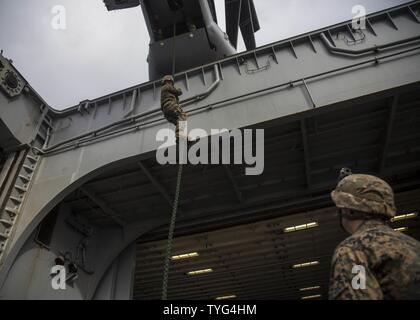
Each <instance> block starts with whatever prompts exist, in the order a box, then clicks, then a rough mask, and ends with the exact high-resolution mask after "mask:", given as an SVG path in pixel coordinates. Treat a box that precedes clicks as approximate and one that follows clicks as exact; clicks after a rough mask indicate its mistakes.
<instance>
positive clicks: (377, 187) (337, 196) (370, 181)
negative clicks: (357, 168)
mask: <svg viewBox="0 0 420 320" xmlns="http://www.w3.org/2000/svg"><path fill="white" fill-rule="evenodd" d="M331 198H332V199H333V201H334V203H335V205H336V206H337V207H339V208H347V209H353V210H357V211H361V212H365V213H368V214H378V215H384V216H386V217H389V218H392V217H394V216H395V214H396V208H395V203H394V192H393V191H392V188H391V187H390V186H389V184H388V183H386V182H385V181H383V180H381V179H379V178H377V177H374V176H370V175H364V174H352V175H349V176H347V177H345V178H344V179H342V180H341V181H340V182H339V183H338V185H337V187H336V189H335V190H334V191H333V192H332V193H331Z"/></svg>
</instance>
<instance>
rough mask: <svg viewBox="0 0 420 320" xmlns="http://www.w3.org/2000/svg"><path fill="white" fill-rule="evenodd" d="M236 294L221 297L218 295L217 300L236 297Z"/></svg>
mask: <svg viewBox="0 0 420 320" xmlns="http://www.w3.org/2000/svg"><path fill="white" fill-rule="evenodd" d="M235 298H236V295H234V294H231V295H227V296H221V297H217V298H216V300H227V299H235Z"/></svg>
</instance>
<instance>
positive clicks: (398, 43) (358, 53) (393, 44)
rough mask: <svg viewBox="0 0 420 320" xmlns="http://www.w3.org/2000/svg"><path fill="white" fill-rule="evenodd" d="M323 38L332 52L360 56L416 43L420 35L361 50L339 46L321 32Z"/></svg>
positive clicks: (419, 39)
mask: <svg viewBox="0 0 420 320" xmlns="http://www.w3.org/2000/svg"><path fill="white" fill-rule="evenodd" d="M321 39H322V41H323V42H324V44H325V45H326V46H327V49H328V50H329V51H330V52H333V53H336V54H344V55H349V56H357V57H359V56H362V55H367V54H372V53H380V52H382V51H385V50H390V49H394V48H395V47H399V46H404V45H409V44H414V43H416V42H419V41H420V36H415V37H411V38H407V39H403V40H398V41H393V42H389V43H386V44H382V45H378V46H376V45H375V46H373V47H369V48H364V49H360V50H352V49H345V48H337V47H335V46H334V45H333V44H332V43H331V42H330V40H329V39H328V38H327V36H326V35H325V33H324V32H322V33H321Z"/></svg>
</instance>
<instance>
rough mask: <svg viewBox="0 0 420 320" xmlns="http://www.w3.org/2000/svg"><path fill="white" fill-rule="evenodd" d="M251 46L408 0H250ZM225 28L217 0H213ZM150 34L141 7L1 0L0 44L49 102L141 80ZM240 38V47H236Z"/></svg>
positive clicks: (60, 104)
mask: <svg viewBox="0 0 420 320" xmlns="http://www.w3.org/2000/svg"><path fill="white" fill-rule="evenodd" d="M254 1H255V6H256V10H257V13H258V16H259V19H260V24H261V30H260V31H259V32H258V33H257V37H256V38H257V45H258V46H261V45H264V44H267V43H271V42H275V41H279V40H282V39H285V38H288V37H291V36H295V35H298V34H301V33H304V32H308V31H311V30H315V29H319V28H322V27H326V26H329V25H332V24H335V23H338V22H342V21H345V20H349V19H351V18H352V17H353V14H352V7H353V6H354V5H357V4H360V5H363V6H365V7H366V10H367V12H375V11H379V10H382V9H385V8H388V7H392V6H396V5H399V4H402V3H405V2H408V1H407V0H254ZM215 2H216V6H217V11H218V19H219V24H220V26H221V28H222V29H223V30H225V17H224V0H215ZM56 5H62V6H64V8H65V9H66V24H67V26H66V27H67V28H66V30H54V28H52V26H51V21H52V19H53V17H54V16H55V15H54V14H53V13H52V12H51V10H52V8H53V7H54V6H56ZM148 43H149V36H148V33H147V30H146V26H145V23H144V20H143V14H142V12H141V8H140V7H137V8H134V9H126V10H121V11H114V12H108V11H107V10H106V8H105V6H104V5H103V3H102V0H0V48H1V49H3V50H4V55H5V56H6V57H8V58H10V59H12V60H13V61H14V65H15V66H16V67H17V68H18V70H19V71H20V72H21V73H22V74H23V76H24V77H25V78H26V79H27V80H28V81H29V83H30V84H31V85H32V87H34V88H35V90H36V91H37V92H38V93H39V94H40V95H41V96H42V97H43V98H44V99H45V100H46V101H47V102H48V103H49V104H50V105H51V106H52V107H53V108H56V109H64V108H66V107H70V106H73V105H76V104H78V103H79V101H82V100H85V99H94V98H96V97H99V96H102V95H105V94H109V93H111V92H114V91H118V90H121V89H125V88H127V87H130V86H133V85H136V84H140V83H142V82H145V81H148V66H147V62H146V57H147V53H148ZM243 49H244V46H243V43H240V50H243Z"/></svg>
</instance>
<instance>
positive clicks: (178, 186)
mask: <svg viewBox="0 0 420 320" xmlns="http://www.w3.org/2000/svg"><path fill="white" fill-rule="evenodd" d="M175 37H176V18H175V21H174V35H173V40H172V76H174V75H175V63H176V57H175ZM181 178H182V163H180V164H178V176H177V180H176V189H175V198H174V202H173V205H172V216H171V223H170V225H169V233H168V242H167V245H166V254H165V263H164V265H163V281H162V300H167V299H168V278H169V265H170V258H171V252H172V244H173V238H174V231H175V222H176V216H177V213H178V202H179V195H180V193H181Z"/></svg>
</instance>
